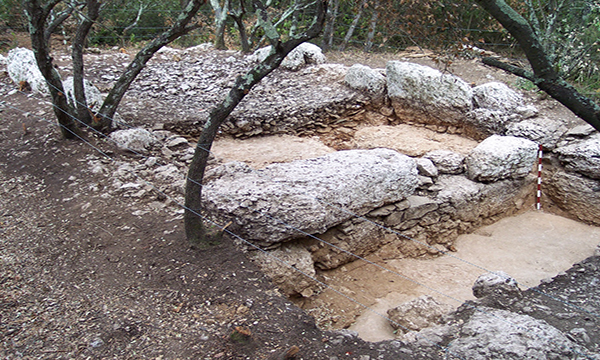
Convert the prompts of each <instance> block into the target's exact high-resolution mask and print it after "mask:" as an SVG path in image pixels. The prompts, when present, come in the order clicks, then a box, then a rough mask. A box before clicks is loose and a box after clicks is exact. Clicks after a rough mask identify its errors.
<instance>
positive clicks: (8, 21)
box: [0, 0, 26, 31]
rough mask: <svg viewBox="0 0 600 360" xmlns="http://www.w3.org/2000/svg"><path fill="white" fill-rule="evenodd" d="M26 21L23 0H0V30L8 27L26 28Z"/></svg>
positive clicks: (15, 28)
mask: <svg viewBox="0 0 600 360" xmlns="http://www.w3.org/2000/svg"><path fill="white" fill-rule="evenodd" d="M25 24H26V21H25V19H24V18H23V11H22V6H21V1H19V0H0V30H1V31H4V30H5V29H7V28H10V29H14V30H17V29H19V30H22V29H25Z"/></svg>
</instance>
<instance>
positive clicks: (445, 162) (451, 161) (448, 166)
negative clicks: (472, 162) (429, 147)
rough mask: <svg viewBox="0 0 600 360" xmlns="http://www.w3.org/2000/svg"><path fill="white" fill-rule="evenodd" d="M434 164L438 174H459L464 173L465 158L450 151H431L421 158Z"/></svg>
mask: <svg viewBox="0 0 600 360" xmlns="http://www.w3.org/2000/svg"><path fill="white" fill-rule="evenodd" d="M423 157H424V158H426V159H429V160H430V161H431V162H433V163H434V164H435V166H436V167H437V169H438V171H439V173H440V174H460V173H462V172H464V171H465V165H464V162H465V156H464V155H462V154H459V153H456V152H454V151H450V150H433V151H430V152H428V153H427V154H425V155H424V156H423Z"/></svg>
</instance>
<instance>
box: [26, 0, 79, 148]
mask: <svg viewBox="0 0 600 360" xmlns="http://www.w3.org/2000/svg"><path fill="white" fill-rule="evenodd" d="M59 2H60V0H53V1H50V2H48V3H47V4H46V5H42V4H41V3H40V1H38V0H28V1H23V9H24V11H25V16H26V17H27V20H28V22H29V35H30V37H31V48H32V49H33V53H34V55H35V60H36V62H37V64H38V67H39V69H40V72H41V73H42V76H43V77H44V79H45V80H46V82H47V84H48V89H49V90H50V96H51V97H52V104H53V105H54V106H53V109H54V115H55V116H56V119H57V120H58V124H59V125H60V131H61V133H62V135H63V137H65V138H67V139H73V138H75V137H76V136H77V134H78V133H79V128H78V127H77V125H76V124H75V121H74V120H73V119H74V115H75V114H74V110H73V109H72V108H71V107H70V106H69V104H68V102H67V97H66V96H65V91H64V89H63V85H62V80H61V79H60V75H59V74H58V72H57V71H56V69H54V66H53V64H52V57H50V49H49V48H48V41H47V40H46V36H45V29H46V21H47V19H48V15H49V14H50V12H51V11H52V9H53V8H54V7H55V6H56V5H57V4H58V3H59Z"/></svg>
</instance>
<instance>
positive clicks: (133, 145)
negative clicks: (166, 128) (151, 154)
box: [109, 128, 156, 153]
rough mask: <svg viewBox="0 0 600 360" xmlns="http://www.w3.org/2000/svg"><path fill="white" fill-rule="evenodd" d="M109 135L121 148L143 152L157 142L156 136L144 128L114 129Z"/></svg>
mask: <svg viewBox="0 0 600 360" xmlns="http://www.w3.org/2000/svg"><path fill="white" fill-rule="evenodd" d="M109 137H110V139H111V140H113V141H114V142H115V143H116V145H117V146H118V147H119V148H120V149H122V150H128V151H132V152H141V153H144V152H146V150H147V149H148V148H149V147H150V145H152V144H154V143H155V142H156V137H154V135H153V134H152V133H151V132H150V131H148V130H146V129H142V128H133V129H127V130H117V131H113V132H112V133H110V135H109Z"/></svg>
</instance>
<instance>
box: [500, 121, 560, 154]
mask: <svg viewBox="0 0 600 360" xmlns="http://www.w3.org/2000/svg"><path fill="white" fill-rule="evenodd" d="M566 132H567V127H566V126H565V125H564V124H563V123H562V122H561V121H558V120H552V119H549V118H535V119H526V120H523V121H521V122H518V123H513V124H510V125H509V126H508V130H507V131H506V135H511V136H516V137H522V138H525V139H529V140H531V141H533V142H535V143H537V144H541V145H543V146H544V149H548V150H552V149H554V148H555V147H556V144H557V143H558V141H559V140H560V138H561V137H562V136H563V135H564V134H565V133H566Z"/></svg>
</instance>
